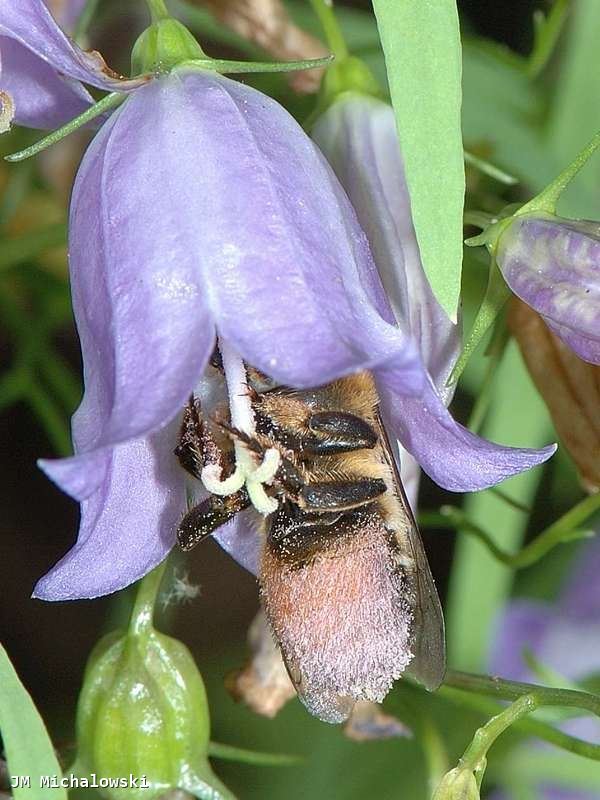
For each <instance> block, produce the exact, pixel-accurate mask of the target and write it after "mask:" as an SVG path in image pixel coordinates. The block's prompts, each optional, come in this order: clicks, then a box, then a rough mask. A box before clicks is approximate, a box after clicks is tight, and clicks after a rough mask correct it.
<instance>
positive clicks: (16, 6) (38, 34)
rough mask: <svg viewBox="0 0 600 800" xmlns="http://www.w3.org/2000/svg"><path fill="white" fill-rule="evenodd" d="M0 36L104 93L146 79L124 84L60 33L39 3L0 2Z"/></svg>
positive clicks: (95, 56) (26, 0)
mask: <svg viewBox="0 0 600 800" xmlns="http://www.w3.org/2000/svg"><path fill="white" fill-rule="evenodd" d="M0 36H7V37H9V38H10V39H14V40H15V41H17V42H19V43H20V44H21V45H23V47H25V48H27V49H28V50H30V51H31V52H32V53H33V54H34V55H36V56H37V57H38V58H40V59H41V60H42V61H45V62H46V63H47V64H48V66H50V67H51V68H52V69H54V70H56V71H57V72H60V73H62V74H63V75H65V76H67V77H69V78H73V79H75V80H78V81H82V82H83V83H89V84H91V85H92V86H96V87H98V88H99V89H105V90H107V91H129V90H131V89H135V88H136V87H138V86H140V85H141V84H143V83H146V82H147V81H148V80H149V76H144V77H142V78H136V79H133V80H126V79H123V78H121V77H119V76H118V75H116V74H115V73H113V72H112V71H111V70H110V69H109V68H108V67H107V66H106V64H105V62H104V60H103V58H102V56H101V55H100V54H99V53H97V52H95V51H90V52H86V51H84V50H82V49H81V48H79V47H77V45H76V44H74V43H73V42H72V41H71V40H70V39H69V38H68V37H67V36H66V35H65V34H64V33H63V31H62V30H61V29H60V27H59V26H58V25H57V23H56V21H55V19H54V18H53V16H52V14H51V13H50V11H49V10H48V8H47V7H46V6H45V4H44V2H43V0H18V2H15V0H0Z"/></svg>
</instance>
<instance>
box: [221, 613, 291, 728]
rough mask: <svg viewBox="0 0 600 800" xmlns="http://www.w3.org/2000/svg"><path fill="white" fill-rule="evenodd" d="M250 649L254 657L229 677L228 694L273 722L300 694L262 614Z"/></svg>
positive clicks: (250, 638) (252, 629) (255, 623)
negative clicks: (284, 707)
mask: <svg viewBox="0 0 600 800" xmlns="http://www.w3.org/2000/svg"><path fill="white" fill-rule="evenodd" d="M248 645H249V647H250V652H251V654H252V655H251V658H250V661H249V662H248V664H247V665H246V666H245V667H244V668H243V669H242V670H240V671H239V672H236V673H233V674H232V675H230V676H229V678H228V680H227V684H226V685H227V690H228V691H229V692H230V694H231V695H233V697H234V698H235V699H236V700H242V701H243V702H244V703H246V704H247V705H248V706H249V707H250V708H251V709H252V710H253V711H254V712H256V713H257V714H261V715H262V716H265V717H271V718H272V717H274V716H275V715H276V714H277V713H278V712H279V711H280V710H281V709H282V708H283V706H284V705H285V704H286V703H287V701H288V700H291V698H292V697H295V696H296V690H295V689H294V687H293V685H292V682H291V681H290V679H289V677H288V674H287V670H286V668H285V665H284V663H283V660H282V658H281V654H280V652H279V648H278V647H277V645H276V644H275V641H274V640H273V635H272V634H271V630H270V628H269V625H268V623H267V620H266V617H265V615H264V613H263V612H262V611H259V612H258V614H257V615H256V617H255V618H254V620H253V622H252V625H250V629H249V631H248Z"/></svg>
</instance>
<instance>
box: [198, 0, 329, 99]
mask: <svg viewBox="0 0 600 800" xmlns="http://www.w3.org/2000/svg"><path fill="white" fill-rule="evenodd" d="M196 2H201V3H202V5H204V6H206V7H207V8H208V9H209V10H210V11H211V13H212V14H213V15H214V16H215V17H216V18H217V19H218V20H219V22H222V23H223V24H224V25H226V26H227V27H228V28H231V30H233V31H235V32H236V33H238V34H239V35H240V36H243V37H244V39H248V40H249V41H251V42H254V43H255V44H257V45H258V46H259V47H262V49H263V50H265V51H266V52H267V53H269V54H270V55H271V56H273V58H275V59H277V60H279V61H299V60H302V59H308V58H322V57H323V56H326V55H327V54H328V50H327V48H326V47H325V46H324V45H323V43H322V42H320V41H319V40H318V39H315V37H314V36H310V34H308V33H306V32H305V31H303V30H302V29H301V28H299V27H298V26H297V25H295V24H294V23H293V22H292V20H291V19H290V16H289V14H288V13H287V11H286V9H285V8H284V6H283V4H282V3H281V2H280V0H196ZM322 75H323V70H322V69H311V70H304V71H302V72H295V73H293V74H292V76H291V78H290V83H291V85H292V88H293V89H295V90H296V91H297V92H301V93H302V94H312V93H314V92H316V91H318V89H319V86H320V83H321V77H322Z"/></svg>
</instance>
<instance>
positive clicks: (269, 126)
mask: <svg viewBox="0 0 600 800" xmlns="http://www.w3.org/2000/svg"><path fill="white" fill-rule="evenodd" d="M182 83H183V92H184V94H185V95H186V96H187V97H188V102H189V105H190V107H193V108H195V110H196V112H197V113H196V117H195V118H194V122H193V124H190V125H188V130H187V133H188V134H189V137H190V138H189V142H187V143H186V147H187V148H191V147H192V142H195V143H198V142H202V145H200V146H199V145H198V144H196V147H198V149H199V150H200V151H201V152H204V153H205V154H206V162H207V163H210V164H212V165H216V164H218V165H219V169H215V168H214V167H213V168H212V169H211V170H210V171H209V172H208V174H207V171H206V170H205V171H204V181H203V183H204V201H205V202H206V203H207V204H209V203H210V207H211V208H212V209H213V211H212V215H213V219H218V220H219V224H218V230H216V229H214V228H213V231H212V235H208V232H206V233H204V232H203V241H204V243H205V244H204V253H205V262H206V268H207V270H210V276H211V282H212V285H213V286H212V292H213V299H214V305H215V306H216V311H217V314H218V322H217V324H218V329H219V332H220V333H221V334H222V335H223V336H224V337H225V338H226V339H228V340H230V341H231V342H232V344H233V345H234V346H235V347H236V349H237V350H238V351H239V352H240V353H241V354H242V355H243V356H244V358H245V359H246V360H247V361H249V362H250V363H252V364H254V365H255V366H257V367H259V368H260V369H262V370H263V371H264V372H266V373H267V374H269V375H271V376H272V377H273V378H275V379H276V380H278V381H280V382H281V383H285V384H288V385H293V386H298V387H308V386H311V385H312V386H314V385H315V383H326V382H328V381H330V380H332V379H333V378H335V377H339V376H341V375H344V374H348V373H350V372H353V371H356V370H359V369H364V368H370V367H372V366H374V365H376V364H378V363H382V362H387V361H390V362H393V363H394V366H395V368H397V369H398V370H400V371H401V372H402V373H403V380H404V381H405V382H406V384H405V385H406V390H407V391H409V390H410V391H418V389H419V388H420V385H421V382H422V377H421V376H420V374H419V370H418V368H417V363H416V350H415V348H414V346H412V345H411V344H410V343H409V342H408V341H407V339H406V337H405V336H403V335H402V333H401V332H400V331H399V330H398V329H397V328H396V327H395V326H393V325H391V324H388V322H387V321H386V320H387V319H388V317H387V312H389V309H388V308H387V307H385V306H384V305H383V302H384V301H383V294H382V292H381V287H380V285H379V284H378V282H377V285H376V284H375V282H376V281H377V272H376V269H375V266H374V264H373V261H372V259H371V257H370V253H369V250H368V245H367V242H366V239H365V237H364V234H363V233H362V231H361V229H360V227H359V225H358V223H357V221H356V217H355V214H354V212H353V210H352V207H351V206H350V204H349V202H348V200H347V198H346V196H345V194H344V193H343V192H342V190H341V189H340V187H339V184H338V182H337V181H336V179H335V177H334V176H333V174H332V172H331V170H330V168H329V167H328V166H327V164H326V163H325V161H324V159H323V158H322V156H321V154H320V153H319V152H318V150H317V148H316V147H315V146H314V145H313V144H312V142H311V141H310V140H309V139H308V138H307V137H306V136H305V134H304V133H303V131H302V130H301V129H300V128H299V126H298V124H297V123H296V122H295V120H294V119H293V118H292V117H291V116H290V115H289V114H288V113H287V112H286V111H285V110H284V109H283V108H282V107H281V106H279V105H278V104H277V103H276V102H275V101H273V100H271V99H270V98H268V97H265V96H264V95H261V94H260V93H258V92H256V91H254V90H253V89H251V88H249V87H247V86H244V85H243V84H240V83H235V82H232V81H228V80H226V79H223V78H220V77H217V76H214V77H209V76H207V75H199V74H195V75H193V74H192V75H187V76H186V77H184V78H183V80H182ZM171 88H172V87H171ZM216 131H219V135H217V133H216ZM225 132H226V134H225ZM232 151H233V152H235V159H234V160H232V158H231V155H230V153H231V152H232ZM224 185H225V186H230V187H231V186H239V187H240V191H238V192H235V190H234V192H233V194H232V193H231V192H229V193H227V194H224V193H223V190H222V187H223V186H224ZM242 187H243V189H242ZM205 216H206V211H205V212H204V213H203V214H202V216H201V218H202V219H204V218H205ZM199 227H200V228H201V226H199ZM207 244H208V246H207ZM233 275H235V280H233V279H232V276H233ZM389 319H392V318H391V317H389Z"/></svg>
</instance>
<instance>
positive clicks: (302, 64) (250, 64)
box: [177, 56, 334, 75]
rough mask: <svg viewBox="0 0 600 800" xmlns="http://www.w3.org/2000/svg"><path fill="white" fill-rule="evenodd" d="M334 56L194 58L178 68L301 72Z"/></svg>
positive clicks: (228, 71) (215, 70) (324, 62)
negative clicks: (258, 58) (246, 59)
mask: <svg viewBox="0 0 600 800" xmlns="http://www.w3.org/2000/svg"><path fill="white" fill-rule="evenodd" d="M333 58H334V57H333V56H325V57H324V58H308V59H305V60H303V61H231V60H229V59H224V58H206V57H204V58H193V59H190V60H189V61H182V62H180V63H178V64H177V69H196V70H199V71H203V72H204V71H209V72H221V73H223V74H227V73H229V74H237V75H242V74H245V73H251V72H256V73H267V72H300V71H301V70H305V69H317V68H318V67H326V66H328V65H329V64H331V62H332V61H333Z"/></svg>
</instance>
